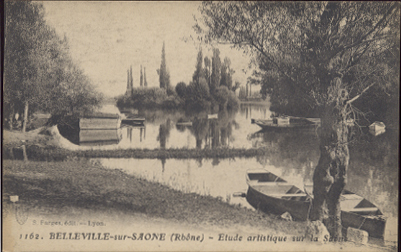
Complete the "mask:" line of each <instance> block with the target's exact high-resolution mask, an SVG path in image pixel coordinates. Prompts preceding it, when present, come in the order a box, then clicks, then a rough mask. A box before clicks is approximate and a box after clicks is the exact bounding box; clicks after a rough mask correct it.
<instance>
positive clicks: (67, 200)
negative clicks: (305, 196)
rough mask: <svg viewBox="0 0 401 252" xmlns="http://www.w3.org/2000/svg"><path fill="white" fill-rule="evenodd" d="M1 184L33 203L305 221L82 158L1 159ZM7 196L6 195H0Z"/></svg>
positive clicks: (237, 220) (189, 217) (279, 227)
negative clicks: (58, 160) (192, 191)
mask: <svg viewBox="0 0 401 252" xmlns="http://www.w3.org/2000/svg"><path fill="white" fill-rule="evenodd" d="M3 189H4V192H6V193H7V195H18V196H19V199H20V201H21V202H24V203H25V204H27V205H29V206H30V207H31V208H36V207H39V206H41V207H43V206H47V207H51V208H63V207H66V206H68V207H80V208H85V209H91V208H96V209H115V210H118V211H123V212H127V213H128V212H132V213H143V214H146V215H147V216H151V217H155V218H165V219H171V220H177V221H180V222H183V223H186V224H196V225H198V224H211V225H218V226H231V225H237V224H240V225H250V226H255V227H268V229H269V230H272V231H275V232H278V233H286V234H292V235H302V234H303V233H304V224H303V223H300V222H287V221H284V220H279V219H277V218H276V216H273V215H267V214H263V213H259V212H256V211H252V210H249V209H245V208H243V207H241V206H239V205H235V206H234V205H229V204H228V203H225V202H222V201H221V200H219V199H216V198H213V197H211V196H201V195H196V194H194V193H189V194H187V193H183V192H180V191H176V190H173V189H170V188H168V187H167V186H164V185H160V184H158V183H152V182H149V181H145V180H143V179H138V178H136V177H134V176H131V175H128V174H126V173H124V172H122V171H120V170H117V169H116V170H109V169H105V168H103V167H101V166H100V165H99V164H96V163H91V162H89V161H87V160H80V161H65V162H23V161H16V160H14V161H12V160H4V161H3ZM5 198H7V197H5Z"/></svg>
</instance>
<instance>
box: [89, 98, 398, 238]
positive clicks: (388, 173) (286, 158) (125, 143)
mask: <svg viewBox="0 0 401 252" xmlns="http://www.w3.org/2000/svg"><path fill="white" fill-rule="evenodd" d="M112 108H113V107H112ZM113 109H115V107H114V108H113ZM107 112H110V109H109V110H108V111H107ZM131 112H134V113H137V114H138V116H140V117H144V118H145V119H146V121H145V123H144V125H142V126H127V125H123V126H122V128H121V129H119V137H118V139H117V141H116V142H114V143H113V144H114V145H115V146H116V148H124V149H125V148H147V149H158V148H188V149H194V148H202V149H203V148H227V147H228V148H252V147H259V146H266V147H267V151H266V153H265V155H263V156H259V157H254V158H232V159H218V158H215V159H185V160H178V159H167V160H166V159H164V160H159V159H128V158H121V159H97V161H100V162H101V163H102V165H104V166H105V167H108V168H111V169H122V170H123V171H125V172H127V173H129V174H133V175H135V176H138V177H142V178H145V179H147V180H150V181H155V182H159V183H162V184H165V185H168V186H169V187H171V188H174V189H177V190H181V191H184V192H194V193H199V194H202V195H211V196H214V197H219V198H221V199H222V200H223V201H226V202H229V203H231V204H241V205H243V206H245V207H249V208H251V206H249V205H248V203H247V202H246V200H245V199H244V198H239V197H233V193H235V192H246V189H247V185H246V181H245V172H246V170H248V169H259V168H264V169H267V170H269V171H271V172H273V173H275V174H276V175H278V176H281V177H283V178H284V179H286V180H287V181H289V182H291V181H294V182H295V181H297V182H301V183H302V182H303V183H311V182H312V175H313V169H314V167H315V166H316V164H317V161H318V158H319V149H318V140H317V137H316V132H315V131H314V130H313V129H307V130H292V131H281V132H277V131H261V130H260V128H259V127H258V126H257V125H255V124H251V118H258V119H260V118H263V119H267V118H269V117H270V115H271V112H270V111H269V109H268V104H266V105H249V104H241V106H240V109H239V110H238V111H237V112H235V113H228V112H225V113H219V115H218V119H207V114H202V113H198V114H188V113H185V112H180V111H175V112H166V111H158V110H156V111H155V110H152V111H151V110H143V111H131ZM179 121H192V126H177V125H176V123H177V122H179ZM358 139H359V141H357V142H355V143H352V144H351V145H350V153H351V158H350V165H349V170H348V178H347V186H346V188H347V189H348V190H350V191H353V192H355V193H357V194H359V195H361V196H363V197H365V198H366V199H368V200H369V201H371V202H373V203H375V204H376V205H377V206H378V207H379V208H380V209H381V210H382V212H383V213H384V214H385V216H387V217H388V220H387V226H386V234H385V240H390V241H395V240H396V239H397V221H398V139H399V138H398V132H396V131H392V130H388V131H386V132H385V133H383V134H381V135H378V136H373V135H371V134H369V133H368V132H365V131H363V134H362V137H359V138H358ZM94 143H95V142H94ZM96 144H99V142H96Z"/></svg>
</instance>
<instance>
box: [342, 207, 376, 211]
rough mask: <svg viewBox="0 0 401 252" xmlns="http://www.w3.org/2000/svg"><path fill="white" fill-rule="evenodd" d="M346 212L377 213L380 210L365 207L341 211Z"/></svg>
mask: <svg viewBox="0 0 401 252" xmlns="http://www.w3.org/2000/svg"><path fill="white" fill-rule="evenodd" d="M341 210H342V211H345V212H375V211H377V210H379V209H378V208H377V207H364V208H352V209H341Z"/></svg>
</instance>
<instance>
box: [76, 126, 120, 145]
mask: <svg viewBox="0 0 401 252" xmlns="http://www.w3.org/2000/svg"><path fill="white" fill-rule="evenodd" d="M121 139H122V132H121V129H104V130H100V129H99V130H98V129H96V130H95V129H92V130H80V131H79V145H82V146H99V145H110V144H118V143H119V142H120V141H121Z"/></svg>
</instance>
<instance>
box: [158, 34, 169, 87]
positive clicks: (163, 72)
mask: <svg viewBox="0 0 401 252" xmlns="http://www.w3.org/2000/svg"><path fill="white" fill-rule="evenodd" d="M157 73H158V74H159V81H160V88H164V89H166V90H167V89H168V88H169V87H170V74H169V72H168V70H167V65H166V50H165V43H164V42H163V48H162V59H161V63H160V69H158V70H157Z"/></svg>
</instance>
